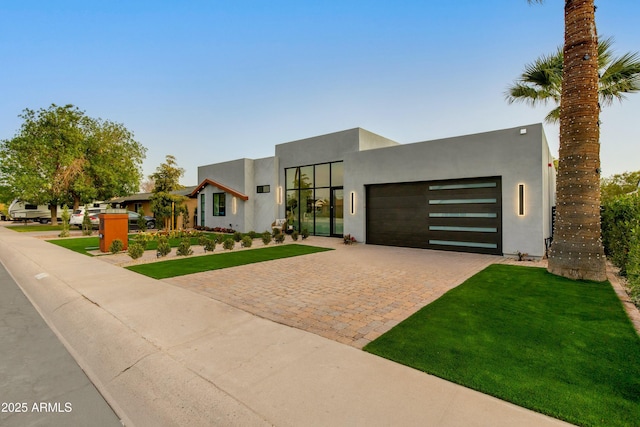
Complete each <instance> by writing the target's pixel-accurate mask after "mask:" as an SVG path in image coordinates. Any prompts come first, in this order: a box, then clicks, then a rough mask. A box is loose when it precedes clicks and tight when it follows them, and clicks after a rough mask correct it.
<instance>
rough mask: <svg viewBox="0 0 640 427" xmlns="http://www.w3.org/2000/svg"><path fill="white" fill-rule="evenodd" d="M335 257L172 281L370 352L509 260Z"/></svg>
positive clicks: (379, 251)
mask: <svg viewBox="0 0 640 427" xmlns="http://www.w3.org/2000/svg"><path fill="white" fill-rule="evenodd" d="M305 244H310V245H316V246H324V247H332V248H335V250H333V251H327V252H322V253H317V254H312V255H305V256H299V257H294V258H287V259H281V260H275V261H269V262H263V263H257V264H251V265H246V266H241V267H234V268H228V269H224V270H215V271H209V272H205V273H198V274H192V275H188V276H182V277H175V278H171V279H165V280H164V282H166V283H170V284H172V285H176V286H180V287H183V288H186V289H190V290H192V291H195V292H199V293H201V294H203V295H207V296H209V297H211V298H213V299H216V300H218V301H222V302H225V303H227V304H230V305H232V306H234V307H237V308H239V309H242V310H245V311H248V312H250V313H253V314H255V315H257V316H260V317H264V318H266V319H269V320H272V321H274V322H278V323H282V324H285V325H289V326H292V327H294V328H299V329H303V330H306V331H309V332H312V333H315V334H318V335H321V336H323V337H326V338H330V339H332V340H336V341H339V342H341V343H344V344H349V345H352V346H354V347H357V348H362V347H363V346H364V345H366V344H367V343H368V342H370V341H372V340H373V339H375V338H377V337H379V336H380V335H382V334H383V333H385V332H386V331H388V330H389V329H391V328H392V327H393V326H395V325H397V324H398V323H399V322H400V321H402V320H404V319H406V318H407V317H408V316H410V315H411V314H413V313H415V312H416V311H417V310H418V309H420V308H421V307H423V306H425V305H427V304H428V303H430V302H432V301H434V300H435V299H437V298H438V297H440V296H441V295H442V294H444V293H445V292H447V291H448V290H449V289H451V288H453V287H455V286H457V285H459V284H460V283H462V282H463V281H464V280H466V279H467V278H469V277H471V276H472V275H473V274H475V273H476V272H478V271H480V270H482V269H483V268H484V267H486V266H487V265H489V264H491V263H494V262H501V261H502V258H501V257H497V256H491V255H481V254H467V253H457V252H443V251H432V250H425V249H411V248H395V247H387V246H374V245H363V244H356V245H349V246H345V245H343V244H342V240H341V239H332V238H322V237H310V238H309V239H307V240H306V241H305Z"/></svg>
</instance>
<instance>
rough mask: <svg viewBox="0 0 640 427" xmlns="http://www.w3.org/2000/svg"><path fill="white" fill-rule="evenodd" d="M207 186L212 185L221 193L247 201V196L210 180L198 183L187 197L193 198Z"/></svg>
mask: <svg viewBox="0 0 640 427" xmlns="http://www.w3.org/2000/svg"><path fill="white" fill-rule="evenodd" d="M207 185H213V186H214V187H217V188H219V189H221V190H222V191H224V192H225V193H229V194H231V195H233V196H236V197H237V198H239V199H242V200H249V196H247V195H245V194H242V193H241V192H239V191H236V190H234V189H233V188H230V187H227V186H226V185H223V184H220V183H219V182H216V181H214V180H212V179H205V180H204V181H202V182H201V183H200V185H198V186H197V187H196V188H195V189H194V190H193V191H192V192H191V194H189V195H188V196H189V197H195V196H196V195H197V194H198V193H199V192H201V191H202V189H203V188H204V187H206V186H207Z"/></svg>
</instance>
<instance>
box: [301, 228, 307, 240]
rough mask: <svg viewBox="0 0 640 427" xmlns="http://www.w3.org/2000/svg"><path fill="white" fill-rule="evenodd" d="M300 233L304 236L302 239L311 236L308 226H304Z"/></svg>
mask: <svg viewBox="0 0 640 427" xmlns="http://www.w3.org/2000/svg"><path fill="white" fill-rule="evenodd" d="M300 235H301V236H302V240H304V239H306V238H307V237H309V230H307V229H306V228H303V229H302V231H301V232H300Z"/></svg>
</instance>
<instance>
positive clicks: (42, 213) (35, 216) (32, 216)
mask: <svg viewBox="0 0 640 427" xmlns="http://www.w3.org/2000/svg"><path fill="white" fill-rule="evenodd" d="M8 212H9V219H11V220H13V221H28V220H31V221H39V222H41V223H42V224H46V223H48V222H50V221H51V210H50V209H49V205H34V204H32V203H26V202H23V201H21V200H14V201H13V202H12V203H11V205H9V211H8ZM58 212H61V211H60V207H58Z"/></svg>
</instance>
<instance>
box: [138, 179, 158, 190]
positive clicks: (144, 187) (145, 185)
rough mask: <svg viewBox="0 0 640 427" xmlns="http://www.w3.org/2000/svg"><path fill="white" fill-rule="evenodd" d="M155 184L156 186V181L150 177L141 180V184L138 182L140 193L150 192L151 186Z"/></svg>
mask: <svg viewBox="0 0 640 427" xmlns="http://www.w3.org/2000/svg"><path fill="white" fill-rule="evenodd" d="M155 186H156V183H155V182H153V180H152V179H151V178H150V177H148V178H147V179H145V180H144V181H142V184H140V191H141V192H142V193H151V192H153V187H155Z"/></svg>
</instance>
